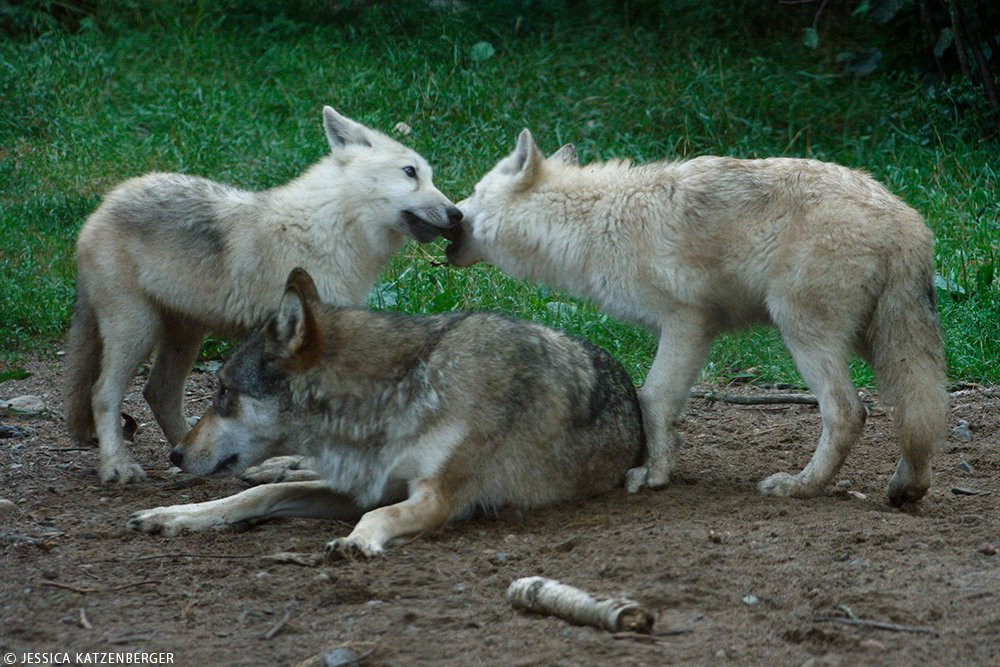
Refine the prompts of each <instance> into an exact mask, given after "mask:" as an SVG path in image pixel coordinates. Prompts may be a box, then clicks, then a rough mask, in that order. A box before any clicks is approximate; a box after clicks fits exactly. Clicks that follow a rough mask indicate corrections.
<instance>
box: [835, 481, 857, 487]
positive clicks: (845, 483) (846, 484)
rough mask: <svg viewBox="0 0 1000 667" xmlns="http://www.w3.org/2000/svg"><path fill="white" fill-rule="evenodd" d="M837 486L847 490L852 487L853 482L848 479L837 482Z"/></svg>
mask: <svg viewBox="0 0 1000 667" xmlns="http://www.w3.org/2000/svg"><path fill="white" fill-rule="evenodd" d="M837 486H839V487H840V488H842V489H849V488H850V487H852V486H854V482H852V481H851V480H849V479H842V480H840V481H839V482H837Z"/></svg>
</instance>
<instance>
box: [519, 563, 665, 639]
mask: <svg viewBox="0 0 1000 667" xmlns="http://www.w3.org/2000/svg"><path fill="white" fill-rule="evenodd" d="M507 601H508V602H510V603H511V605H512V606H513V607H514V608H515V609H523V610H525V611H531V612H535V613H539V614H551V615H553V616H558V617H559V618H562V619H565V620H567V621H572V622H574V623H582V624H584V625H592V626H594V627H596V628H602V629H604V630H608V631H610V632H642V633H647V634H648V633H649V632H650V630H651V629H652V627H653V622H654V620H655V617H654V616H653V613H652V612H650V611H649V610H647V609H646V608H644V607H642V606H641V605H639V603H638V602H635V601H633V600H628V599H625V598H618V599H615V598H606V599H603V600H599V599H596V598H594V597H593V596H591V595H590V594H588V593H585V592H584V591H581V590H580V589H579V588H574V587H573V586H567V585H566V584H563V583H560V582H558V581H555V580H554V579H546V578H545V577H524V578H523V579H517V580H515V581H513V582H512V583H511V585H510V587H509V588H508V589H507Z"/></svg>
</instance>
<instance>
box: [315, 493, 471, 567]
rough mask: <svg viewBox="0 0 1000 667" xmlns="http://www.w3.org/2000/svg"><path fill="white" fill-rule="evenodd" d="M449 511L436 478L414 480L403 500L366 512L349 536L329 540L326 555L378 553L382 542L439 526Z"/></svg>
mask: <svg viewBox="0 0 1000 667" xmlns="http://www.w3.org/2000/svg"><path fill="white" fill-rule="evenodd" d="M451 510H452V506H451V503H450V502H449V499H448V497H447V495H446V494H445V492H444V490H443V489H442V487H441V482H440V480H438V479H436V478H427V479H420V480H416V481H414V482H411V483H410V495H409V497H408V498H407V499H406V500H404V501H403V502H400V503H396V504H395V505H389V506H387V507H379V508H377V509H374V510H372V511H370V512H368V513H366V514H365V515H364V516H363V517H361V521H359V522H358V525H356V526H355V527H354V530H352V531H351V534H350V535H348V536H347V537H339V538H337V539H335V540H332V541H331V542H329V543H328V544H327V545H326V555H327V558H331V559H333V558H343V557H352V556H356V555H360V556H365V557H372V556H381V555H382V554H383V553H384V552H385V545H386V544H387V543H388V542H390V541H392V540H393V539H395V538H397V537H403V536H404V535H413V534H416V533H422V532H424V531H428V530H433V529H435V528H439V527H441V526H443V525H444V524H445V522H446V521H447V520H448V517H449V516H450V515H451Z"/></svg>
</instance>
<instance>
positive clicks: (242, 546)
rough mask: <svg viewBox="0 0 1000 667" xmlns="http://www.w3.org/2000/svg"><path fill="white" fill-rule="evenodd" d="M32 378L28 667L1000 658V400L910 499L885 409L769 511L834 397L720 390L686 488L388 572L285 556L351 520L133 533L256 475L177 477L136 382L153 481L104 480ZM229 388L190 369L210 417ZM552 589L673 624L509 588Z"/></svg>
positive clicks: (15, 609) (960, 411)
mask: <svg viewBox="0 0 1000 667" xmlns="http://www.w3.org/2000/svg"><path fill="white" fill-rule="evenodd" d="M28 370H29V371H31V373H32V376H31V377H30V378H28V379H26V380H21V381H10V382H5V383H3V384H2V385H0V398H4V399H9V398H11V397H14V396H18V395H22V394H37V395H40V396H41V397H42V398H43V399H44V400H45V402H46V405H47V406H48V408H49V412H48V413H46V414H43V415H41V416H37V417H24V416H15V415H10V414H7V415H2V414H0V421H2V422H3V424H5V425H7V426H11V425H13V426H20V427H22V428H23V429H26V430H27V431H28V432H29V434H28V435H27V436H24V437H20V438H13V439H4V440H0V498H6V499H9V500H11V501H13V503H14V507H13V508H12V509H10V508H9V509H8V512H7V513H6V514H3V515H2V516H0V653H4V654H6V653H8V652H13V653H14V654H15V658H16V659H17V660H18V661H20V660H21V659H22V658H24V657H25V656H24V655H23V654H24V653H26V652H50V653H62V652H68V653H70V658H71V659H73V658H74V654H75V653H76V652H86V651H92V652H116V653H134V652H140V651H141V652H146V653H147V654H149V653H157V652H163V653H170V654H172V659H173V662H174V664H182V665H261V664H268V665H280V664H297V663H298V662H300V661H303V660H305V659H307V658H309V657H310V656H314V655H316V654H318V653H322V652H325V651H329V650H331V649H333V648H335V647H338V646H342V645H346V650H345V651H342V652H341V653H340V654H338V655H340V656H341V657H343V656H344V655H348V654H350V655H353V657H355V658H359V657H362V656H365V655H367V658H365V660H366V664H374V665H412V664H434V665H438V664H454V665H470V664H503V665H527V664H546V665H598V664H599V665H605V664H615V665H618V664H622V665H630V664H636V665H639V664H642V665H649V664H668V663H698V664H706V663H708V664H716V663H718V664H769V665H770V664H777V665H804V664H810V665H835V664H844V665H857V664H886V665H888V664H919V663H928V664H948V665H955V664H964V665H970V664H982V665H987V664H992V665H995V664H1000V556H998V555H997V554H996V549H995V548H996V547H1000V511H998V496H1000V457H998V454H1000V398H998V394H997V392H996V390H990V389H986V388H981V387H971V388H965V389H963V390H960V391H956V392H954V393H953V402H952V426H955V425H956V424H957V423H958V421H959V420H965V421H967V422H968V426H969V429H970V431H971V435H972V438H971V441H967V440H964V439H962V438H960V437H959V436H958V435H954V434H953V435H952V437H951V438H950V439H949V440H948V442H947V444H946V446H945V447H944V448H943V449H942V451H941V452H940V453H939V454H938V456H937V458H936V459H935V470H936V476H935V482H934V486H933V487H932V488H931V490H930V492H929V493H928V494H927V496H926V497H925V498H924V499H923V500H922V501H921V502H920V503H918V504H917V505H915V506H912V507H908V508H905V509H903V510H898V509H894V508H892V507H890V506H888V504H887V503H886V501H885V498H884V495H883V489H884V487H885V484H886V482H887V481H888V478H889V476H890V474H891V472H892V470H893V466H894V462H895V459H896V457H897V452H896V447H895V444H894V440H893V435H892V433H893V432H892V429H891V418H890V417H889V416H887V415H886V414H885V412H884V411H883V410H882V409H881V408H880V405H879V403H878V400H877V397H876V396H872V395H867V396H866V398H868V399H869V400H871V401H872V404H871V406H870V407H871V416H870V417H869V419H868V423H867V425H866V428H865V433H864V437H863V439H862V441H861V442H860V444H859V446H858V447H857V448H856V449H855V451H854V452H853V453H852V454H851V456H850V457H849V458H848V461H847V464H846V465H845V466H844V469H843V471H842V472H841V474H840V476H839V478H838V482H837V484H836V485H835V486H833V487H831V488H830V489H828V490H827V492H826V493H824V494H823V495H822V496H820V497H818V498H814V499H811V500H788V499H776V498H765V497H762V496H760V495H758V494H757V491H756V483H757V481H758V480H760V479H762V478H763V477H765V476H767V475H769V474H770V473H773V472H775V471H778V470H786V471H797V470H799V469H800V468H801V467H802V466H803V465H804V464H805V463H806V461H807V460H808V459H809V456H810V455H811V453H812V451H813V447H814V442H815V439H816V438H817V437H818V435H819V431H820V420H819V415H818V412H817V410H816V409H815V408H814V407H810V406H802V405H777V406H775V405H768V406H737V405H731V404H725V403H719V402H714V403H709V402H706V401H704V400H700V399H696V400H693V401H692V403H691V406H690V409H689V412H688V416H687V419H686V420H685V422H684V424H683V427H682V428H683V434H684V437H685V444H684V447H683V449H682V450H681V452H680V468H679V471H678V474H677V477H676V481H675V482H674V483H673V484H671V485H670V486H669V487H668V488H666V489H664V490H661V491H644V492H642V493H639V494H636V495H628V494H626V493H624V492H623V491H619V492H615V493H612V494H609V495H607V496H604V497H600V498H596V499H593V500H591V501H588V502H584V503H580V504H577V505H574V506H569V507H555V508H551V509H546V510H542V511H536V512H533V513H529V514H526V515H523V516H521V515H517V514H515V513H511V512H508V513H501V514H500V515H499V516H497V517H490V518H482V519H475V520H470V521H465V522H461V523H457V524H454V525H451V526H449V527H447V528H446V529H444V530H442V531H439V532H437V533H434V534H431V535H425V536H423V537H420V538H419V539H416V540H413V541H411V542H409V543H406V544H404V545H400V546H397V547H394V548H392V549H390V550H389V551H388V554H387V556H386V557H384V558H382V559H378V560H373V561H353V562H337V563H321V564H319V565H313V566H302V565H295V564H280V563H274V562H272V561H269V560H267V558H266V557H267V556H268V555H270V554H274V553H275V552H282V551H293V552H300V553H308V554H318V553H320V552H321V550H322V548H323V545H324V544H325V543H326V542H327V541H328V540H330V539H331V538H333V537H336V536H339V535H344V534H346V533H347V532H348V531H349V530H350V526H349V525H347V524H343V523H337V522H321V521H310V520H304V519H303V520H284V521H275V522H271V523H266V524H261V525H258V526H255V527H252V528H249V529H247V530H242V531H237V530H232V531H225V532H210V533H203V534H189V535H183V536H181V537H177V538H173V539H168V538H163V537H159V536H149V535H143V534H139V533H135V532H130V531H129V530H127V529H126V527H125V521H126V519H127V518H128V516H129V515H130V514H131V513H132V512H134V511H136V510H140V509H146V508H150V507H155V506H159V505H168V504H176V503H180V502H194V501H201V500H207V499H211V498H216V497H219V496H222V495H225V494H230V493H233V492H236V491H238V490H240V489H241V488H243V486H244V485H243V483H241V482H239V481H238V480H235V479H234V480H213V481H204V480H190V479H188V480H185V479H182V478H178V477H171V476H170V475H168V474H167V473H166V469H167V467H168V464H167V460H166V456H167V451H168V446H167V445H166V443H165V441H164V440H163V436H162V434H161V433H160V431H159V429H158V428H157V427H156V425H155V423H154V422H153V421H152V419H151V417H150V414H149V412H148V409H147V408H146V405H145V403H144V402H143V400H142V398H141V391H140V384H139V382H138V381H137V382H136V384H135V385H134V387H133V391H132V393H131V394H130V395H129V397H128V401H127V405H126V410H127V411H128V412H129V413H130V414H132V415H134V416H135V417H136V418H137V419H138V421H139V423H140V426H141V429H140V431H139V434H138V436H137V438H136V442H135V443H134V445H133V448H132V449H133V452H134V453H135V455H136V456H137V458H138V460H139V461H140V462H141V463H142V464H143V465H144V466H145V467H146V469H147V471H148V472H149V474H150V477H149V479H148V480H147V481H145V482H142V483H140V484H136V485H132V486H128V487H117V486H102V485H100V484H99V483H98V480H97V476H96V473H95V467H96V464H97V451H96V450H93V449H78V448H77V445H76V444H75V443H73V442H71V441H70V440H69V439H68V437H67V436H66V435H65V432H64V429H63V425H62V423H61V420H60V419H59V417H58V414H59V412H60V410H61V407H62V406H61V401H60V398H59V389H58V387H59V379H60V378H61V361H60V360H59V359H42V360H38V361H35V362H33V363H31V364H29V366H28ZM213 386H214V381H213V379H212V376H211V375H209V374H206V373H195V374H193V375H192V377H191V379H190V381H189V392H188V393H189V403H188V410H189V412H190V413H191V414H197V413H199V412H200V411H201V410H202V409H203V408H204V407H205V406H206V405H207V399H208V396H209V395H210V394H211V392H212V388H213ZM727 390H728V391H737V392H739V393H743V394H764V393H768V391H769V390H767V389H765V388H761V387H754V386H745V387H741V388H736V389H733V388H729V389H727ZM956 491H957V492H956ZM970 494H972V495H970ZM529 575H543V576H546V577H551V578H554V579H558V580H560V581H562V582H564V583H567V584H571V585H574V586H577V587H579V588H582V589H584V590H587V591H589V592H591V593H594V594H601V595H616V594H625V595H627V596H629V597H632V598H634V599H636V600H638V601H640V602H642V603H644V604H645V605H647V606H649V607H650V608H652V609H653V610H654V611H655V612H656V613H657V614H658V619H657V621H656V624H655V625H654V627H653V633H652V635H650V636H615V635H612V634H610V633H608V632H605V631H603V630H597V629H593V628H589V627H582V626H575V625H572V624H570V623H567V622H565V621H563V620H560V619H558V618H553V617H543V616H537V615H531V614H526V613H522V612H518V611H515V610H513V609H511V607H510V606H509V605H508V603H507V602H506V600H505V596H504V595H505V592H506V590H507V587H508V585H509V584H510V582H511V581H512V580H514V579H517V578H519V577H523V576H529ZM845 607H846V608H845ZM847 609H849V610H850V612H851V613H853V614H854V615H855V616H856V617H857V619H860V621H861V622H868V621H875V622H881V623H884V624H888V625H886V626H885V627H884V628H876V627H872V626H871V625H867V624H862V625H848V624H845V623H842V622H838V621H835V620H822V619H828V618H839V619H848V618H849V614H848V611H847ZM41 657H45V656H41ZM50 657H52V656H50ZM57 657H58V656H57ZM17 664H21V662H18V663H17Z"/></svg>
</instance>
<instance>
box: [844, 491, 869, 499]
mask: <svg viewBox="0 0 1000 667" xmlns="http://www.w3.org/2000/svg"><path fill="white" fill-rule="evenodd" d="M847 495H849V496H850V497H852V498H857V499H858V500H868V496H866V495H865V494H863V493H861V492H860V491H848V492H847Z"/></svg>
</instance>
